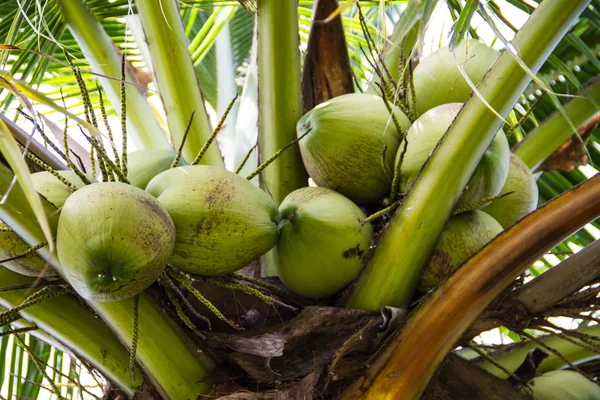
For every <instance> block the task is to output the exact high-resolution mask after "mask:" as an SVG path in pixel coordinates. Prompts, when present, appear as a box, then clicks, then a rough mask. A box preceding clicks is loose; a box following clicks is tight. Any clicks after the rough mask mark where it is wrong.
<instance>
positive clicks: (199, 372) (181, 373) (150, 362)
mask: <svg viewBox="0 0 600 400" xmlns="http://www.w3.org/2000/svg"><path fill="white" fill-rule="evenodd" d="M12 177H13V175H12V173H11V172H10V170H9V169H8V168H6V167H5V166H4V165H2V164H0V193H5V192H6V190H7V188H8V187H9V186H10V184H11V182H12ZM10 193H11V194H10V196H9V197H7V198H6V201H5V202H4V204H0V220H2V221H4V222H5V223H6V224H7V225H8V226H9V227H10V228H11V229H12V230H13V231H14V232H15V233H17V234H18V235H19V236H20V237H21V238H22V239H23V240H25V242H27V243H29V244H30V245H33V244H36V243H40V242H42V241H43V240H44V236H43V234H42V232H41V230H40V228H39V225H38V224H37V222H36V219H35V215H34V214H33V212H32V211H31V209H29V208H28V206H27V202H26V201H24V200H23V199H24V195H23V193H22V191H21V188H20V186H19V185H15V186H13V187H12V189H11V192H10ZM43 204H44V205H45V210H46V212H47V214H48V215H51V218H49V221H50V222H51V226H52V227H53V229H54V232H55V226H56V219H57V218H56V216H57V215H58V213H56V209H55V208H54V207H53V206H51V205H50V204H49V203H48V202H45V201H43ZM52 223H53V224H52ZM38 255H40V256H41V257H42V258H44V259H45V260H46V261H48V263H49V264H50V266H51V267H52V268H53V269H54V270H56V271H57V272H59V274H60V271H61V266H60V264H59V262H58V260H57V259H56V257H55V256H53V255H52V254H51V253H50V252H49V251H48V248H47V247H43V248H41V249H39V250H38ZM1 270H2V271H4V269H1ZM0 282H2V284H4V282H5V280H3V279H0ZM17 284H19V283H17ZM11 286H12V285H11ZM6 293H13V291H10V292H6ZM0 297H1V298H4V292H1V291H0ZM61 298H62V297H61ZM20 300H22V298H21V299H20ZM133 301H134V300H133V299H128V300H123V301H118V302H112V303H95V302H90V303H89V305H90V306H91V307H92V308H93V309H94V311H96V313H97V314H98V315H99V316H100V317H101V318H102V319H103V320H104V323H105V324H106V325H108V327H110V328H111V329H112V331H113V332H114V333H115V334H116V337H117V338H118V340H115V338H114V337H113V338H112V339H111V340H112V341H113V342H114V343H118V342H119V341H120V342H121V343H124V344H126V345H127V346H129V345H130V344H131V343H132V339H133V337H132V336H133V335H132V332H133ZM11 306H12V305H9V307H11ZM43 306H44V308H42V310H44V309H45V307H47V303H44V304H43ZM35 307H37V306H35ZM35 307H31V308H30V309H31V310H33V309H35ZM30 309H28V310H30ZM28 310H27V311H28ZM60 311H61V310H60V308H57V311H56V314H57V316H56V318H61V323H63V324H66V325H65V326H67V327H69V326H71V325H69V324H70V323H72V324H80V323H81V322H80V321H79V319H78V318H73V317H70V316H69V315H68V314H67V313H65V314H61V312H60ZM24 312H25V311H24ZM22 315H23V314H22ZM23 316H24V315H23ZM43 317H44V316H43V315H41V316H40V319H37V320H32V322H34V323H35V324H36V325H38V326H39V327H40V329H42V330H45V328H44V326H43V324H44V318H43ZM63 320H68V322H69V324H67V323H66V322H64V321H63ZM94 320H95V321H97V323H99V327H98V328H97V329H98V330H99V331H102V329H107V328H106V325H104V324H102V323H100V321H99V320H98V319H97V318H94ZM102 327H103V328H102ZM77 329H80V328H79V327H78V328H77ZM77 329H75V328H70V330H68V331H65V332H64V333H63V334H62V336H61V340H60V341H61V343H63V344H64V345H65V346H66V347H69V348H70V347H71V346H74V347H75V346H78V342H77V341H76V339H77V336H74V338H73V340H74V342H73V343H72V342H71V339H70V337H71V336H70V335H71V334H73V335H79V331H77ZM84 331H85V330H84ZM85 332H87V333H86V334H85V343H89V342H90V340H89V338H90V337H95V336H96V334H95V333H93V330H90V331H85ZM139 332H140V334H139V338H138V341H137V352H136V354H137V360H138V363H139V364H140V365H141V366H142V367H143V368H144V371H145V375H146V376H147V377H148V378H149V379H150V380H151V381H152V383H153V384H154V385H155V387H156V389H157V390H158V391H159V393H160V394H161V395H162V396H163V397H164V398H165V399H185V398H196V397H197V396H198V395H199V394H202V393H204V392H205V391H206V390H207V389H208V384H207V383H205V382H202V383H198V382H199V381H200V380H201V379H202V378H203V377H205V376H207V375H208V373H209V371H210V369H211V368H212V363H211V362H210V360H209V359H208V358H206V357H203V354H202V353H201V351H200V350H199V349H198V348H197V346H196V345H195V344H194V343H192V341H191V340H189V339H188V338H187V337H186V336H185V334H184V333H183V332H182V331H181V330H180V329H179V328H178V327H177V326H176V325H175V324H174V323H173V321H172V320H171V319H170V318H169V316H168V315H166V314H165V313H164V311H163V310H162V309H161V308H160V307H159V306H158V305H157V304H155V302H154V301H153V300H152V299H150V298H149V297H148V296H146V295H144V296H141V297H140V303H139ZM77 340H78V339H77ZM123 349H124V348H123ZM82 357H84V358H87V357H90V358H93V357H92V355H88V354H85V353H84V354H82ZM124 357H125V358H124V359H123V363H122V368H121V369H118V371H119V373H120V372H123V373H124V374H125V377H126V378H127V379H126V380H125V382H129V381H131V377H130V376H129V368H128V365H129V354H128V352H127V350H125V355H124ZM94 365H95V364H94ZM98 368H99V369H100V367H98ZM111 369H114V370H115V371H117V368H112V367H111ZM107 373H114V371H108V372H107ZM136 376H138V377H140V376H141V374H136ZM123 379H125V378H123ZM181 382H186V384H185V385H182V384H181Z"/></svg>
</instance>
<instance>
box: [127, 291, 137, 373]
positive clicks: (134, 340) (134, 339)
mask: <svg viewBox="0 0 600 400" xmlns="http://www.w3.org/2000/svg"><path fill="white" fill-rule="evenodd" d="M139 306H140V295H139V294H138V295H136V296H135V297H134V299H133V330H132V335H131V350H130V352H129V372H130V373H131V379H132V380H134V381H135V355H136V353H137V345H138V330H139V329H138V322H139V308H140V307H139Z"/></svg>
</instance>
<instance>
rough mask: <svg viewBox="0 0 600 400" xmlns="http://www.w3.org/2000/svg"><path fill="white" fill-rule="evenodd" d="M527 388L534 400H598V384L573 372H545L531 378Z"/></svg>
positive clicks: (525, 389)
mask: <svg viewBox="0 0 600 400" xmlns="http://www.w3.org/2000/svg"><path fill="white" fill-rule="evenodd" d="M529 386H530V387H531V391H532V394H533V398H534V399H535V400H600V387H599V386H598V384H596V383H594V382H592V381H590V380H589V379H587V378H586V377H585V376H583V375H581V374H578V373H577V372H575V371H569V370H560V371H550V372H546V373H545V374H542V375H540V376H538V377H535V378H533V379H532V380H531V381H530V382H529ZM523 390H524V391H526V392H529V389H528V388H523Z"/></svg>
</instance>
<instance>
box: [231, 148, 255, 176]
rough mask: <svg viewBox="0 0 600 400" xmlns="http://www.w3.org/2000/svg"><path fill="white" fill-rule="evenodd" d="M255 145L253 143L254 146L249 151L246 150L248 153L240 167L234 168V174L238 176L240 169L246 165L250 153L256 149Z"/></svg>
mask: <svg viewBox="0 0 600 400" xmlns="http://www.w3.org/2000/svg"><path fill="white" fill-rule="evenodd" d="M257 145H258V143H255V144H254V146H252V147H251V148H250V150H248V152H247V153H246V155H245V156H244V159H243V160H242V162H241V163H240V165H239V166H238V167H237V168H236V170H235V173H236V174H239V173H240V171H241V170H242V168H244V165H246V163H247V162H248V159H249V158H250V155H252V152H253V151H254V150H255V149H256V147H257Z"/></svg>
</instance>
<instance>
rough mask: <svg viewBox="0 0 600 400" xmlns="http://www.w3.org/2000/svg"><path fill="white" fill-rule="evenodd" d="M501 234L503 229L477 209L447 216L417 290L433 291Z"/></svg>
mask: <svg viewBox="0 0 600 400" xmlns="http://www.w3.org/2000/svg"><path fill="white" fill-rule="evenodd" d="M500 232H502V226H501V225H500V224H499V223H498V222H497V221H496V220H495V219H494V218H492V217H490V216H489V215H488V214H486V213H484V212H483V211H480V210H475V211H468V212H465V213H462V214H458V215H455V216H452V217H450V219H449V220H448V223H447V224H446V226H445V227H444V231H443V232H442V234H441V235H440V238H439V239H438V241H437V243H436V245H435V249H434V250H433V253H432V255H431V259H430V260H429V262H428V264H427V266H426V267H425V273H424V274H423V276H422V277H421V281H420V282H419V286H418V288H419V290H420V291H421V292H427V291H429V290H431V289H434V288H435V287H436V286H438V285H439V284H440V282H442V281H443V280H445V279H446V278H447V277H448V276H450V274H452V272H453V271H454V270H455V269H456V268H458V267H459V266H460V265H461V264H462V263H463V262H465V261H466V260H467V258H469V257H471V256H472V255H473V254H475V253H477V252H478V251H479V250H480V249H481V248H482V247H483V246H485V245H486V244H487V243H488V242H489V241H491V240H492V239H493V238H494V237H495V236H496V235H498V234H499V233H500Z"/></svg>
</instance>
